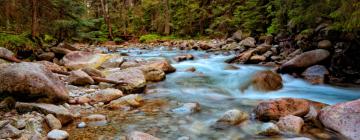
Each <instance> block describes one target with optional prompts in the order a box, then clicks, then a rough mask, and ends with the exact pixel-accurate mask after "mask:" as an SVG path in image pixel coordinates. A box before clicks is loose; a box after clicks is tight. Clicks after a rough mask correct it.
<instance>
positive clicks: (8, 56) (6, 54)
mask: <svg viewBox="0 0 360 140" xmlns="http://www.w3.org/2000/svg"><path fill="white" fill-rule="evenodd" d="M0 58H3V59H5V60H8V61H12V62H17V61H19V60H18V59H17V58H16V57H15V54H14V53H13V52H12V51H10V50H8V49H6V48H3V47H0Z"/></svg>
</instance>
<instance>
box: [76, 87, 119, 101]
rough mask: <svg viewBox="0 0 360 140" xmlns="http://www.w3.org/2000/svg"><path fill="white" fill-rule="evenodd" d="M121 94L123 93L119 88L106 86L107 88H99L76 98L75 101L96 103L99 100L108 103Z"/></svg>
mask: <svg viewBox="0 0 360 140" xmlns="http://www.w3.org/2000/svg"><path fill="white" fill-rule="evenodd" d="M122 96H123V93H122V92H121V91H120V90H118V89H113V88H107V89H103V90H99V91H97V92H95V93H92V94H87V95H84V96H81V97H79V98H77V99H76V102H77V103H79V104H84V103H91V104H96V103H100V102H103V103H108V102H111V101H112V100H116V99H118V98H120V97H122Z"/></svg>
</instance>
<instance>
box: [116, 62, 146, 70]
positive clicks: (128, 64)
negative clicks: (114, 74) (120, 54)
mask: <svg viewBox="0 0 360 140" xmlns="http://www.w3.org/2000/svg"><path fill="white" fill-rule="evenodd" d="M141 65H142V64H141V63H138V62H135V61H126V62H124V63H122V64H121V66H120V68H121V69H127V68H131V67H139V66H141Z"/></svg>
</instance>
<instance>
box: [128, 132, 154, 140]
mask: <svg viewBox="0 0 360 140" xmlns="http://www.w3.org/2000/svg"><path fill="white" fill-rule="evenodd" d="M127 140H160V139H159V138H157V137H154V136H152V135H150V134H147V133H143V132H139V131H133V132H131V133H130V134H129V135H128V136H127Z"/></svg>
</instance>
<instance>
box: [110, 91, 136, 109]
mask: <svg viewBox="0 0 360 140" xmlns="http://www.w3.org/2000/svg"><path fill="white" fill-rule="evenodd" d="M142 100H143V98H142V97H141V95H139V94H131V95H126V96H124V97H121V98H119V99H116V100H113V101H111V102H110V103H109V104H108V105H106V107H107V108H109V109H120V108H122V107H125V106H133V107H138V106H140V105H141V102H142Z"/></svg>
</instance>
